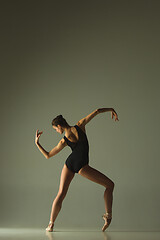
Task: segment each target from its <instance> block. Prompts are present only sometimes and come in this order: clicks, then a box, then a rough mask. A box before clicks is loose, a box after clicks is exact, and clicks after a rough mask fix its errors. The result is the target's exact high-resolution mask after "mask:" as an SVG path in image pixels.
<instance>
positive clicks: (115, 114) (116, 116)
mask: <svg viewBox="0 0 160 240" xmlns="http://www.w3.org/2000/svg"><path fill="white" fill-rule="evenodd" d="M111 117H112V119H113V117H115V121H119V119H118V114H117V113H116V111H115V110H114V109H112V111H111Z"/></svg>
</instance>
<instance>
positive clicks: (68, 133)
mask: <svg viewBox="0 0 160 240" xmlns="http://www.w3.org/2000/svg"><path fill="white" fill-rule="evenodd" d="M109 111H110V112H111V117H112V119H113V117H115V121H119V119H118V115H117V113H116V112H115V110H114V109H113V108H99V109H96V110H95V111H93V112H92V113H90V114H89V115H88V116H86V117H84V118H82V119H81V120H79V121H78V122H77V123H76V125H74V126H70V125H69V124H68V123H67V122H66V120H65V119H64V118H63V116H62V115H58V116H57V117H56V118H54V119H53V120H52V126H53V128H54V129H55V130H56V131H57V132H58V133H60V134H62V133H63V132H65V136H64V137H63V138H62V139H61V140H60V141H59V143H58V144H57V146H55V147H54V148H53V149H52V150H51V151H49V152H47V151H46V150H45V149H44V148H43V147H42V146H41V145H40V143H39V137H40V136H41V134H42V133H43V132H38V130H37V131H36V136H35V144H36V145H37V147H38V148H39V150H40V151H41V152H42V154H43V155H44V156H45V157H46V158H47V159H49V158H50V157H52V156H54V155H55V154H57V153H58V152H60V151H61V150H62V149H63V148H64V147H65V146H69V147H70V148H71V149H72V153H71V154H70V155H69V157H68V158H67V160H66V161H65V164H64V167H63V169H62V173H61V178H60V186H59V191H58V194H57V196H56V198H55V199H54V201H53V205H52V209H51V215H50V222H49V225H48V227H47V228H46V231H49V232H52V231H53V227H54V222H55V220H56V218H57V216H58V213H59V211H60V210H61V207H62V202H63V200H64V198H65V196H66V194H67V191H68V188H69V185H70V183H71V181H72V179H73V177H74V175H75V173H78V174H80V175H81V176H83V177H86V178H88V179H90V180H91V181H93V182H96V183H98V184H101V185H102V186H104V187H105V191H104V202H105V214H104V215H103V216H102V217H103V219H104V220H105V223H104V226H103V227H102V231H105V230H106V228H107V227H108V226H109V224H110V223H111V219H112V201H113V189H114V183H113V181H111V180H110V179H109V178H108V177H107V176H105V175H104V174H102V173H101V172H99V171H97V170H96V169H94V168H92V167H90V166H89V158H88V153H89V144H88V139H87V135H86V131H85V126H86V124H87V123H88V122H89V121H91V119H92V118H94V117H95V116H96V115H97V114H99V113H104V112H109Z"/></svg>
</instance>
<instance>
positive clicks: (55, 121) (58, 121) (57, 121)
mask: <svg viewBox="0 0 160 240" xmlns="http://www.w3.org/2000/svg"><path fill="white" fill-rule="evenodd" d="M53 125H54V126H56V127H57V125H60V126H61V127H66V126H68V123H67V122H66V119H64V118H63V116H62V115H58V116H57V117H55V118H54V119H53V120H52V126H53Z"/></svg>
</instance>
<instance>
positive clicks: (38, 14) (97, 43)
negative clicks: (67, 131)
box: [0, 0, 160, 231]
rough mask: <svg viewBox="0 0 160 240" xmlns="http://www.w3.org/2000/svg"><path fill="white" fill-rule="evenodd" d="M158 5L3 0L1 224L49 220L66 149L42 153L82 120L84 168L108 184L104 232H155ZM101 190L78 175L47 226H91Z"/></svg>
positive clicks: (98, 222)
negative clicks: (58, 126) (60, 120)
mask: <svg viewBox="0 0 160 240" xmlns="http://www.w3.org/2000/svg"><path fill="white" fill-rule="evenodd" d="M159 8H160V2H159V1H154V0H150V1H143V0H140V1H139V0H138V1H135V0H134V1H133V0H132V1H127V0H126V1H122V0H120V1H119V0H117V1H107V0H106V1H103V0H100V1H98V0H97V1H90V0H87V1H86V0H85V1H83V0H81V1H80V0H76V1H70V0H68V1H17V0H14V1H3V2H2V3H1V14H0V16H1V21H0V22H1V25H2V27H1V95H0V96H1V118H0V121H1V124H0V126H1V160H0V163H1V168H0V169H1V172H0V179H1V181H0V194H1V197H0V226H1V227H36V228H38V227H40V228H45V227H46V226H47V225H48V222H49V217H50V210H51V206H52V201H53V199H54V198H55V196H56V194H57V191H58V187H59V179H60V173H61V169H62V167H63V164H64V162H65V160H66V158H67V156H68V155H69V154H70V152H71V150H70V148H69V147H66V148H64V149H63V150H62V151H61V152H60V153H59V154H57V155H56V156H54V157H52V158H50V159H48V160H47V159H45V157H44V156H43V155H42V154H41V152H40V151H39V150H38V148H37V147H36V145H35V143H34V137H35V132H36V130H37V129H39V130H40V131H43V134H42V136H41V137H40V144H41V145H42V146H43V147H44V148H45V149H46V150H47V151H49V150H51V149H52V148H53V147H55V146H56V144H57V143H58V142H59V140H60V139H61V138H62V137H63V134H62V135H59V134H58V133H57V132H55V131H54V130H53V129H52V126H51V121H52V119H53V118H54V117H56V116H57V115H59V114H62V115H63V116H64V117H65V118H66V119H67V121H68V122H69V124H70V125H74V124H75V123H76V122H77V121H78V120H79V119H81V118H83V117H85V116H86V115H87V114H89V113H90V112H92V111H94V110H95V109H96V108H102V107H113V108H114V109H115V110H116V111H117V113H118V116H119V120H120V121H119V122H115V121H113V120H112V119H111V114H110V113H103V114H100V115H98V116H96V117H95V118H94V119H93V120H92V121H91V122H90V123H88V125H87V126H86V131H87V135H88V140H89V144H90V165H91V166H92V167H94V168H96V169H98V170H99V171H101V172H102V173H104V174H106V175H107V176H108V177H109V178H111V179H112V180H113V181H114V182H115V190H114V201H113V221H112V225H111V226H110V228H109V229H108V231H111V230H112V231H114V230H128V231H136V230H138V231H143V230H148V231H151V230H152V231H156V230H160V224H159V223H160V221H159V210H160V209H159V202H160V194H159V185H160V181H159V180H160V179H159V167H160V161H159V157H160V154H159V120H160V114H159V102H160V97H159V87H160V83H159V77H160V74H159V60H160V59H159V56H160V55H159V42H160V32H159V21H160V15H159ZM103 192H104V188H103V187H102V186H100V185H97V184H95V183H93V182H91V181H89V180H87V179H85V178H83V177H81V176H79V175H78V174H76V176H75V178H74V179H73V181H72V183H71V185H70V188H69V191H68V194H67V196H66V199H65V200H64V202H63V207H62V210H61V212H60V214H59V216H58V218H57V221H56V223H55V227H56V228H57V229H58V228H66V229H69V228H71V229H74V228H75V229H76V228H82V229H87V228H88V229H89V228H90V229H98V230H101V227H102V225H103V220H102V214H103V213H104V211H105V209H104V202H103Z"/></svg>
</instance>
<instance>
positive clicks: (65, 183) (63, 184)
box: [46, 164, 75, 231]
mask: <svg viewBox="0 0 160 240" xmlns="http://www.w3.org/2000/svg"><path fill="white" fill-rule="evenodd" d="M74 175H75V173H73V172H72V171H70V170H69V169H68V168H67V166H66V165H65V164H64V167H63V169H62V173H61V178H60V186H59V191H58V194H57V196H56V198H55V199H54V201H53V204H52V210H51V215H50V224H49V225H48V227H47V228H46V230H47V231H52V230H53V226H54V221H55V220H56V218H57V215H58V213H59V211H60V210H61V207H62V202H63V200H64V198H65V196H66V194H67V191H68V188H69V185H70V183H71V181H72V179H73V177H74Z"/></svg>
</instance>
